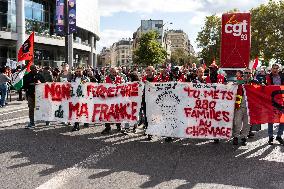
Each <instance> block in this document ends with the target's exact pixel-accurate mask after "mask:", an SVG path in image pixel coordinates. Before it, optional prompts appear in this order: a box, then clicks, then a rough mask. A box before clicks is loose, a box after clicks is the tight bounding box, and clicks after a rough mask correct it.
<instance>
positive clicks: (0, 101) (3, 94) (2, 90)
mask: <svg viewBox="0 0 284 189" xmlns="http://www.w3.org/2000/svg"><path fill="white" fill-rule="evenodd" d="M7 91H8V85H7V84H6V83H4V84H1V85H0V93H1V99H0V106H5V102H6V95H7Z"/></svg>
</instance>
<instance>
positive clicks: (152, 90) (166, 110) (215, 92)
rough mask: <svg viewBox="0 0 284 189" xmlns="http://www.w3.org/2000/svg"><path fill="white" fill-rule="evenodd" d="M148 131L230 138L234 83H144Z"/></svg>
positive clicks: (163, 134) (185, 135)
mask: <svg viewBox="0 0 284 189" xmlns="http://www.w3.org/2000/svg"><path fill="white" fill-rule="evenodd" d="M145 90H146V104H147V105H146V112H147V120H148V129H147V131H146V133H147V134H151V135H157V136H165V137H177V138H207V139H229V138H230V137H231V135H232V126H233V117H234V107H235V100H236V93H237V86H236V85H221V84H200V83H198V84H194V83H175V82H170V83H147V84H146V88H145Z"/></svg>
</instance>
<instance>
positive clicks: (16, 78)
mask: <svg viewBox="0 0 284 189" xmlns="http://www.w3.org/2000/svg"><path fill="white" fill-rule="evenodd" d="M25 60H27V61H28V63H27V64H26V65H25V66H24V67H23V68H22V69H21V70H20V71H18V72H16V73H15V74H13V76H12V85H13V87H14V88H15V89H16V90H20V89H21V88H22V87H23V78H24V75H25V74H26V73H29V72H30V67H31V65H32V64H33V60H34V32H33V33H32V34H31V35H30V36H29V38H28V39H27V40H26V41H25V42H24V44H23V45H22V47H21V48H20V50H19V52H18V61H19V62H20V61H25Z"/></svg>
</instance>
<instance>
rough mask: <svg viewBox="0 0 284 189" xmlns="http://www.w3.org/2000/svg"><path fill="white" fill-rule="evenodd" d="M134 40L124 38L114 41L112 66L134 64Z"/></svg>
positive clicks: (111, 49)
mask: <svg viewBox="0 0 284 189" xmlns="http://www.w3.org/2000/svg"><path fill="white" fill-rule="evenodd" d="M132 49H133V41H132V40H131V39H122V40H120V41H118V42H116V43H114V44H113V45H112V46H111V48H110V51H111V56H110V57H111V66H132V64H133V61H132V55H133V50H132Z"/></svg>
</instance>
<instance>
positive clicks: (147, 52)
mask: <svg viewBox="0 0 284 189" xmlns="http://www.w3.org/2000/svg"><path fill="white" fill-rule="evenodd" d="M158 36H159V35H158V33H157V32H155V31H150V32H147V33H144V34H142V36H141V38H140V39H139V47H138V48H137V49H136V50H135V51H134V62H135V63H136V64H138V65H141V66H149V65H156V64H161V63H163V62H164V61H165V60H166V58H167V52H166V51H165V50H164V48H163V47H162V45H161V44H160V43H159V42H158V41H157V39H158Z"/></svg>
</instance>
